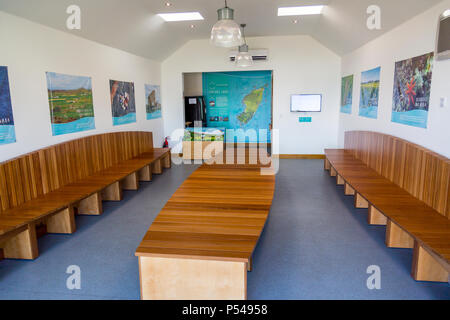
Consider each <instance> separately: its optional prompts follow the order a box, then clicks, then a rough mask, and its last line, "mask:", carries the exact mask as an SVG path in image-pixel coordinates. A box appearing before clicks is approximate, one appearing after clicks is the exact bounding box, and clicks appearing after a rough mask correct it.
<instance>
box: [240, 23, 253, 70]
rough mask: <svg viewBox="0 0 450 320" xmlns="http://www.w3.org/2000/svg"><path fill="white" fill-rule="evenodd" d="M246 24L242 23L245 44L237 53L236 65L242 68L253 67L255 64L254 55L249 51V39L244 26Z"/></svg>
mask: <svg viewBox="0 0 450 320" xmlns="http://www.w3.org/2000/svg"><path fill="white" fill-rule="evenodd" d="M246 26H247V25H246V24H241V27H242V36H243V38H244V44H243V45H241V46H239V53H238V54H237V55H236V66H238V67H242V68H246V67H251V66H252V65H253V57H252V55H251V54H250V53H249V52H248V45H247V41H246V40H245V34H244V28H245V27H246Z"/></svg>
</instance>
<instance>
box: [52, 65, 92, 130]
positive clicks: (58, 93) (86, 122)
mask: <svg viewBox="0 0 450 320" xmlns="http://www.w3.org/2000/svg"><path fill="white" fill-rule="evenodd" d="M46 75H47V90H48V102H49V106H50V119H51V124H52V133H53V135H54V136H58V135H62V134H68V133H73V132H79V131H86V130H92V129H95V119H94V105H93V102H92V80H91V78H89V77H80V76H71V75H67V74H60V73H54V72H47V73H46Z"/></svg>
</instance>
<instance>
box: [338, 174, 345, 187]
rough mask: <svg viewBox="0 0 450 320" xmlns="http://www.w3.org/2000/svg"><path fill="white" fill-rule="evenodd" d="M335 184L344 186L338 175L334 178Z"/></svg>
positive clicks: (342, 179)
mask: <svg viewBox="0 0 450 320" xmlns="http://www.w3.org/2000/svg"><path fill="white" fill-rule="evenodd" d="M336 184H337V185H338V186H343V185H344V184H345V181H344V178H342V177H341V176H340V175H337V176H336Z"/></svg>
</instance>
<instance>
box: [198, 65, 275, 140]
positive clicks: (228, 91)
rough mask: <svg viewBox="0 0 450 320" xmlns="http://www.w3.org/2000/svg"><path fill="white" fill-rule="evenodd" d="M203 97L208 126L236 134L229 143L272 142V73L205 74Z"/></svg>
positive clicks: (227, 136)
mask: <svg viewBox="0 0 450 320" xmlns="http://www.w3.org/2000/svg"><path fill="white" fill-rule="evenodd" d="M203 95H204V96H205V102H206V115H207V126H208V127H210V128H218V129H220V130H224V129H225V130H226V129H233V130H234V133H235V137H232V136H230V135H228V134H226V137H225V139H226V141H227V142H239V143H243V142H247V143H258V142H263V143H264V142H266V141H267V142H270V141H271V140H270V125H271V122H272V71H236V72H211V73H203ZM228 132H230V131H228ZM262 135H264V136H262ZM232 140H234V141H232Z"/></svg>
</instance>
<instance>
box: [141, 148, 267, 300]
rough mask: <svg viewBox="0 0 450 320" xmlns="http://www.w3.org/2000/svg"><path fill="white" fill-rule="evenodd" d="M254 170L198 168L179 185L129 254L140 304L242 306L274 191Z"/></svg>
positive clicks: (246, 167)
mask: <svg viewBox="0 0 450 320" xmlns="http://www.w3.org/2000/svg"><path fill="white" fill-rule="evenodd" d="M243 158H244V160H245V159H247V160H248V154H247V157H245V156H244V157H243ZM247 163H248V162H247ZM261 166H262V165H259V166H258V165H256V164H254V165H251V164H245V163H241V164H239V165H208V164H203V165H202V166H201V167H200V168H199V169H197V170H196V171H195V172H194V173H193V174H192V175H191V176H190V177H189V178H188V179H187V180H186V181H185V182H184V183H183V184H182V185H181V187H180V188H179V189H178V190H177V191H176V192H175V194H174V195H173V196H172V198H171V199H170V200H169V201H168V202H167V204H166V205H165V207H164V208H163V209H162V210H161V212H160V213H159V215H158V216H157V218H156V219H155V221H154V222H153V224H152V225H151V227H150V229H149V230H148V232H147V234H146V235H145V237H144V239H143V240H142V242H141V244H140V245H139V247H138V248H137V250H136V256H138V258H139V271H140V285H141V298H142V299H155V300H159V299H189V300H190V299H208V300H210V299H212V300H216V299H219V300H221V299H232V300H234V299H239V300H240V299H246V298H247V270H250V269H251V256H252V253H253V250H254V249H255V247H256V245H257V242H258V239H259V237H260V235H261V233H262V231H263V228H264V225H265V223H266V220H267V217H268V214H269V210H270V206H271V204H272V199H273V194H274V188H275V176H274V175H261V172H260V168H261Z"/></svg>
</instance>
